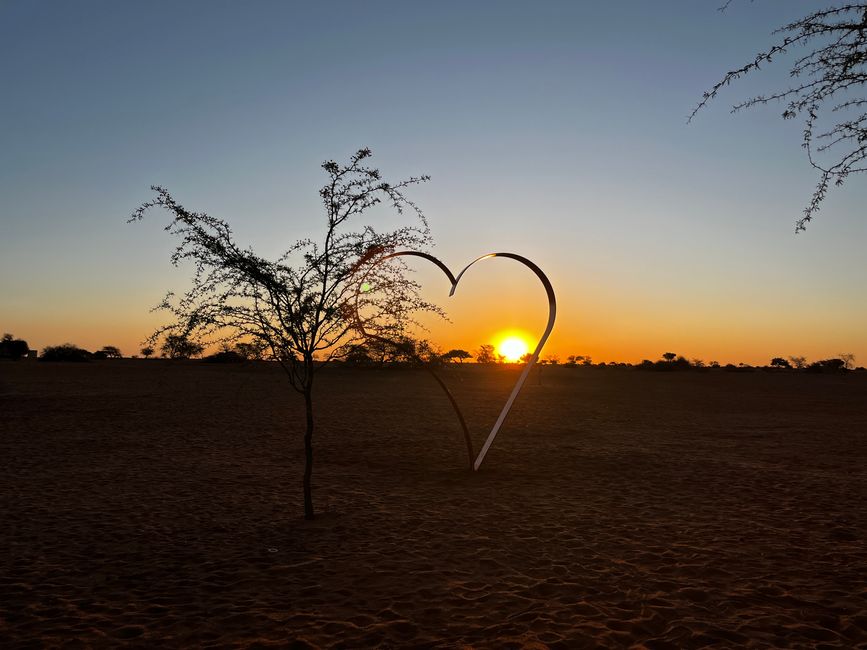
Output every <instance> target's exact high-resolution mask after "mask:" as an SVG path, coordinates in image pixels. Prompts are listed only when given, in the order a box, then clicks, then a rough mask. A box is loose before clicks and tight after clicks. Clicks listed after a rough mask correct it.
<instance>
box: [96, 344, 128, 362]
mask: <svg viewBox="0 0 867 650" xmlns="http://www.w3.org/2000/svg"><path fill="white" fill-rule="evenodd" d="M97 353H99V354H100V356H101V357H102V358H104V359H122V358H123V355H122V354H121V352H120V348H118V347H117V346H114V345H105V346H103V347H102V348H101V349H99V350H98V351H97V352H95V353H94V355H95V354H97Z"/></svg>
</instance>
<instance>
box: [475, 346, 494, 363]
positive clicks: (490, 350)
mask: <svg viewBox="0 0 867 650" xmlns="http://www.w3.org/2000/svg"><path fill="white" fill-rule="evenodd" d="M496 361H497V356H496V354H495V353H494V346H493V345H490V344H489V343H485V344H484V345H481V346H479V351H478V352H476V363H496Z"/></svg>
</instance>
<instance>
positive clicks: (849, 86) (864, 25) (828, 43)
mask: <svg viewBox="0 0 867 650" xmlns="http://www.w3.org/2000/svg"><path fill="white" fill-rule="evenodd" d="M730 2H731V0H729V2H727V3H726V5H725V6H727V5H728V4H729V3H730ZM774 34H775V35H777V36H778V38H777V40H776V42H774V43H773V44H772V45H771V46H770V47H769V48H768V49H767V50H764V51H763V52H759V53H758V54H756V56H755V58H754V60H753V61H750V62H749V63H747V64H746V65H744V66H742V67H740V68H737V69H735V70H731V71H730V72H728V73H726V75H725V76H724V77H723V78H722V79H721V80H720V81H719V82H717V83H716V84H714V85H713V86H712V87H711V89H710V90H709V91H707V92H705V93H704V98H703V99H702V100H701V102H699V104H698V106H697V107H696V108H695V109H694V110H693V112H692V114H691V115H690V117H689V119H690V120H692V119H693V117H695V114H696V113H697V112H698V111H699V110H701V108H703V107H704V106H705V105H706V104H707V103H708V102H709V101H710V100H711V99H713V98H714V97H716V96H717V94H718V93H719V91H720V90H721V89H722V88H723V87H724V86H728V85H729V84H730V83H732V82H733V81H735V80H737V79H739V78H741V77H743V76H745V75H747V74H749V73H751V72H755V71H756V70H759V69H760V68H761V67H762V66H763V65H765V64H770V63H771V62H772V61H773V59H775V58H778V57H780V56H782V55H783V54H786V53H788V52H790V51H791V52H797V54H796V56H795V58H794V61H793V63H792V67H791V68H790V70H789V76H790V77H791V78H792V79H795V82H794V83H793V84H792V85H791V86H789V87H788V88H785V89H781V90H778V91H774V92H771V93H769V94H767V95H756V96H754V97H751V98H749V99H747V100H745V101H742V102H740V103H738V104H735V105H734V106H733V108H732V112H737V111H739V110H741V109H744V108H752V107H755V106H759V105H763V104H767V103H770V102H785V105H786V107H785V109H784V110H783V114H782V115H783V118H784V119H787V120H789V119H794V118H796V117H799V116H803V120H804V129H803V146H804V149H805V150H806V152H807V158H808V160H809V161H810V164H811V165H812V166H813V167H814V168H815V169H816V170H817V171H818V172H819V181H818V183H817V185H816V189H815V190H814V191H813V196H812V198H811V200H810V202H809V203H808V204H807V207H806V208H805V209H804V216H803V217H801V218H800V219H798V221H797V222H796V225H795V231H796V232H798V231H801V230H804V229H805V228H806V224H807V223H808V222H809V221H810V220H811V219H812V218H813V215H814V214H815V213H816V212H817V211H818V210H819V207H820V205H821V203H822V201H823V200H824V198H825V195H826V194H827V192H828V188H829V186H830V184H831V183H833V184H834V185H838V186H839V185H842V184H843V182H844V181H845V180H846V179H847V178H848V176H849V175H850V174H853V173H857V172H864V171H867V111H865V108H867V93H865V88H867V3H864V2H855V3H852V2H850V3H845V4H842V5H838V6H830V7H827V8H825V9H819V10H817V11H813V12H811V13H809V14H808V15H806V16H804V17H802V18H799V19H798V20H795V21H794V22H791V23H789V24H787V25H783V26H782V27H780V28H779V29H778V30H776V31H775V32H774ZM822 116H827V118H828V119H827V123H825V122H823V121H820V118H821V117H822ZM820 157H821V158H826V159H828V162H820V160H819V158H820Z"/></svg>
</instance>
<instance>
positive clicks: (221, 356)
mask: <svg viewBox="0 0 867 650" xmlns="http://www.w3.org/2000/svg"><path fill="white" fill-rule="evenodd" d="M246 360H247V359H246V358H244V357H243V356H242V355H240V354H238V353H237V352H235V351H234V350H221V351H220V352H217V353H216V354H211V355H209V356H207V357H205V358H204V361H205V362H206V363H244V362H245V361H246Z"/></svg>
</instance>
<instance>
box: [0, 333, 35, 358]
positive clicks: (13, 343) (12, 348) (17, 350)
mask: <svg viewBox="0 0 867 650" xmlns="http://www.w3.org/2000/svg"><path fill="white" fill-rule="evenodd" d="M28 352H30V346H29V345H28V344H27V341H24V340H22V339H16V338H15V337H14V336H12V335H11V334H4V335H3V338H2V339H0V358H3V359H15V360H18V359H20V358H21V357H26V356H27V353H28Z"/></svg>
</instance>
